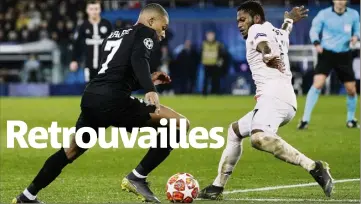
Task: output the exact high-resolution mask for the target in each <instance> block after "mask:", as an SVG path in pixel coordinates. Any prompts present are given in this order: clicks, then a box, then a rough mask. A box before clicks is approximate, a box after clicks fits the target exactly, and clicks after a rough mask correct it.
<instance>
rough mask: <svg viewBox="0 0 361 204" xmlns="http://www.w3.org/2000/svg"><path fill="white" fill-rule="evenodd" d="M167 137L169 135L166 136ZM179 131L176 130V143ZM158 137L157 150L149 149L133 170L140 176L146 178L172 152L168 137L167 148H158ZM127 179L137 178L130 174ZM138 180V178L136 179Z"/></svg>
mask: <svg viewBox="0 0 361 204" xmlns="http://www.w3.org/2000/svg"><path fill="white" fill-rule="evenodd" d="M168 136H169V134H168ZM179 136H180V134H179V130H177V140H176V141H177V142H178V143H179ZM160 138H161V137H160V136H159V135H158V138H157V139H158V140H157V148H150V149H149V151H148V152H147V154H146V155H145V156H144V157H143V159H142V161H140V163H139V165H138V166H137V167H136V168H135V170H136V171H137V172H138V173H139V174H140V175H142V176H148V174H149V173H150V172H152V171H153V170H154V169H155V168H156V167H157V166H159V165H160V164H161V163H162V162H163V161H164V160H165V159H166V158H167V157H168V156H169V154H170V152H171V151H172V150H173V149H172V148H171V147H170V142H169V137H168V141H167V142H168V147H167V148H161V146H160ZM128 178H129V179H137V178H138V177H137V176H136V175H134V174H133V172H131V173H130V174H129V175H128ZM138 179H139V178H138Z"/></svg>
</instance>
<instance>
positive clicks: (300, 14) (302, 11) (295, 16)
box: [281, 6, 309, 34]
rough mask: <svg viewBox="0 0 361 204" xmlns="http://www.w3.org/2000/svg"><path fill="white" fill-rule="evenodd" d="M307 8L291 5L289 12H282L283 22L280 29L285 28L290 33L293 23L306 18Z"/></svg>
mask: <svg viewBox="0 0 361 204" xmlns="http://www.w3.org/2000/svg"><path fill="white" fill-rule="evenodd" d="M308 11H309V10H308V9H306V8H305V7H304V6H300V7H298V6H296V7H293V8H292V10H291V11H290V12H288V11H286V12H285V14H284V22H283V24H282V27H281V29H282V30H285V31H287V32H288V34H290V33H291V32H292V28H293V24H294V23H297V22H298V21H300V20H302V19H304V18H306V17H307V16H308Z"/></svg>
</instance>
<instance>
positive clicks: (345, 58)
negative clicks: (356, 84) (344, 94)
mask: <svg viewBox="0 0 361 204" xmlns="http://www.w3.org/2000/svg"><path fill="white" fill-rule="evenodd" d="M332 69H334V71H335V72H336V74H337V76H338V78H339V79H340V81H341V82H343V83H344V82H351V81H355V74H354V71H353V68H352V54H351V52H342V53H335V52H331V51H328V50H325V49H324V50H323V53H322V54H319V55H318V63H317V65H316V69H315V74H324V75H326V76H328V75H329V74H330V72H331V71H332Z"/></svg>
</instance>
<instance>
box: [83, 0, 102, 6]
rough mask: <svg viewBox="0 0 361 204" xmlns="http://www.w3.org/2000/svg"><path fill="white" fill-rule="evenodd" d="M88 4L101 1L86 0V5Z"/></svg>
mask: <svg viewBox="0 0 361 204" xmlns="http://www.w3.org/2000/svg"><path fill="white" fill-rule="evenodd" d="M89 4H101V1H100V0H87V1H86V5H89Z"/></svg>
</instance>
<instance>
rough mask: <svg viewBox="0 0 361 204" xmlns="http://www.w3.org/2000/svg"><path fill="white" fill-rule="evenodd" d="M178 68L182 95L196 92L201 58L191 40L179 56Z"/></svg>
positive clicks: (187, 41) (185, 43)
mask: <svg viewBox="0 0 361 204" xmlns="http://www.w3.org/2000/svg"><path fill="white" fill-rule="evenodd" d="M176 62H177V63H176V64H177V65H176V66H177V70H178V73H179V76H178V77H179V79H180V80H179V81H180V83H179V86H180V93H181V94H190V93H194V92H195V91H196V82H197V74H198V66H199V63H200V56H199V53H198V51H197V50H196V48H195V47H194V46H193V45H192V41H191V40H186V41H185V42H184V45H183V49H182V51H181V52H180V53H179V54H178V56H177V60H176Z"/></svg>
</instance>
